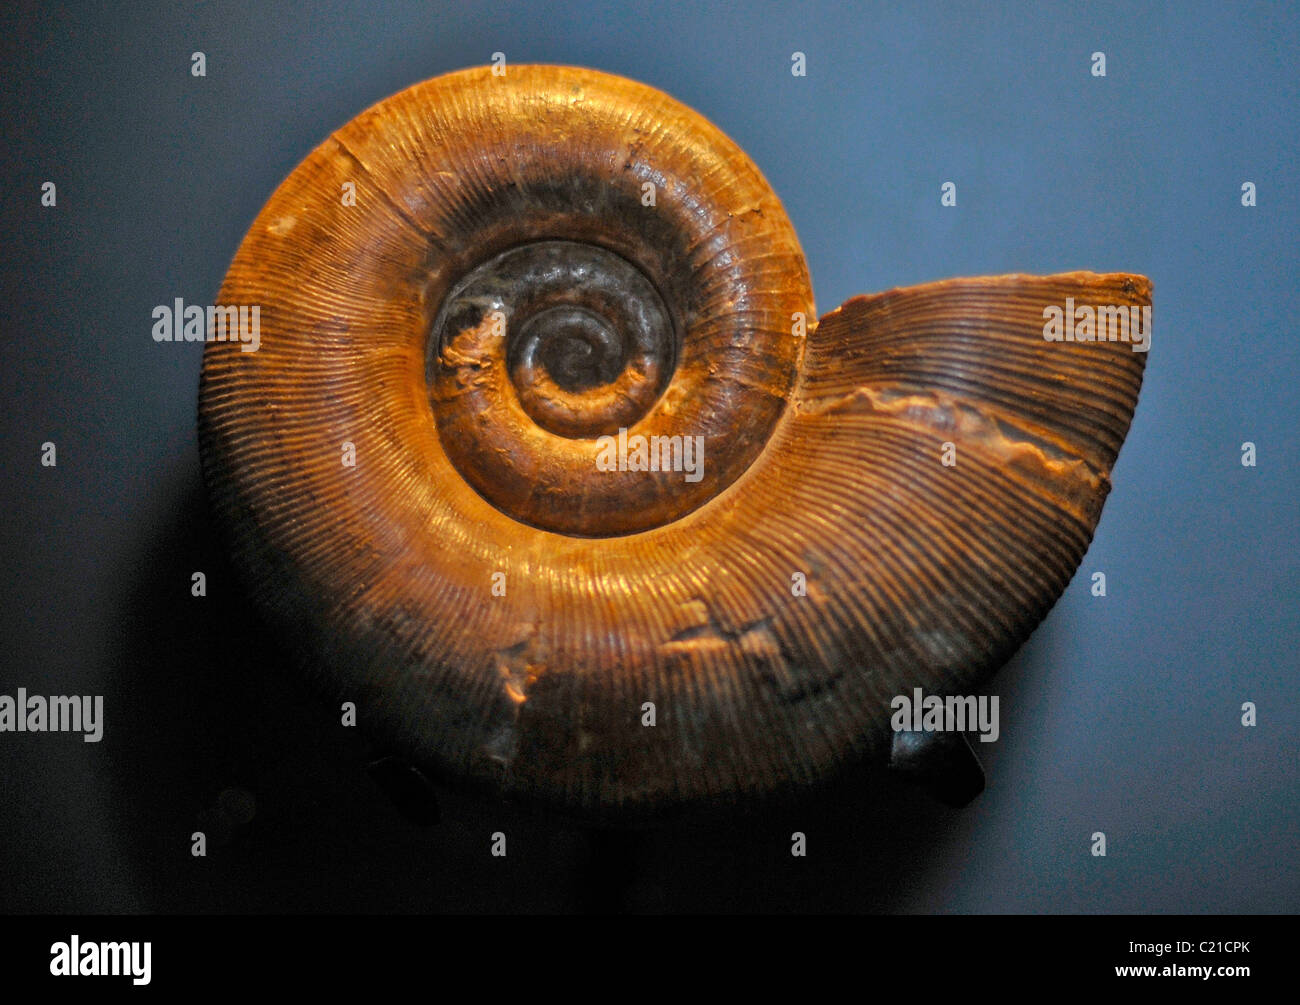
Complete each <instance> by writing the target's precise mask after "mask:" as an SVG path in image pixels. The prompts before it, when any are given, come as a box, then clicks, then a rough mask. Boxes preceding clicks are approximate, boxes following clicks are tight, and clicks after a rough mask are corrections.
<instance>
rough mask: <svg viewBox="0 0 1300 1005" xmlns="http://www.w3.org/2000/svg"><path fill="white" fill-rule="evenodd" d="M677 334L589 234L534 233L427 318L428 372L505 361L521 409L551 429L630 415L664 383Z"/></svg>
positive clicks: (457, 372)
mask: <svg viewBox="0 0 1300 1005" xmlns="http://www.w3.org/2000/svg"><path fill="white" fill-rule="evenodd" d="M677 341H678V334H677V330H676V325H675V324H674V322H673V318H672V316H671V314H670V313H669V311H668V309H667V307H666V306H665V304H664V302H663V299H662V298H661V297H660V296H659V293H658V291H657V290H656V289H655V288H654V285H653V284H652V283H651V282H650V280H649V279H647V278H646V276H645V275H644V274H643V273H642V272H641V271H640V270H639V269H638V268H636V266H634V265H632V264H631V263H630V262H628V261H627V260H626V259H624V258H622V257H620V256H619V255H616V254H614V253H613V252H611V251H607V250H606V249H604V248H600V247H597V246H595V245H591V244H582V243H578V242H575V241H538V242H535V243H532V244H526V245H522V246H520V247H517V248H512V249H511V250H509V251H506V252H505V253H503V254H501V255H498V256H497V257H495V258H493V259H491V260H490V261H488V262H485V263H484V264H482V265H480V266H479V267H478V268H476V269H474V270H473V271H472V272H470V274H469V275H468V276H466V277H465V278H464V279H462V280H461V281H460V282H459V283H458V284H457V285H456V287H455V288H454V289H453V290H452V291H451V293H450V294H449V295H448V297H447V299H446V300H445V301H444V303H443V305H442V308H441V310H440V312H439V316H438V319H437V321H436V322H435V324H434V331H433V340H432V346H433V347H434V348H436V351H437V353H438V358H437V360H436V361H431V363H433V364H436V365H434V366H432V367H431V370H432V372H431V373H430V378H431V382H436V381H438V379H439V372H441V374H442V375H444V376H445V375H448V374H451V375H454V376H456V378H457V379H458V380H461V381H464V380H466V379H467V380H468V381H470V382H474V381H477V380H479V379H480V378H483V377H486V374H487V371H490V370H491V369H492V368H493V366H494V360H501V359H504V361H505V366H506V371H507V372H508V374H509V384H510V388H509V389H506V388H499V387H498V388H494V389H493V393H500V392H502V391H506V390H509V392H510V393H513V395H514V396H515V398H516V399H517V401H518V403H519V406H520V407H521V408H522V409H523V411H524V413H526V414H527V416H528V417H529V418H531V419H532V421H533V422H535V423H536V424H537V425H538V426H540V427H542V428H543V429H545V430H548V431H549V432H551V433H554V434H556V435H558V436H564V437H570V438H589V437H598V436H602V435H606V434H614V433H617V432H618V431H619V429H621V428H626V427H628V426H632V425H634V424H635V423H636V422H637V421H638V420H639V419H640V418H641V417H642V416H643V415H645V413H646V412H647V411H648V410H649V409H650V407H651V406H652V405H653V404H654V402H655V400H656V399H657V398H658V397H659V395H660V394H661V393H662V392H663V389H664V386H665V384H666V383H667V381H668V378H669V376H670V375H671V373H672V371H673V367H674V364H675V361H676V355H677Z"/></svg>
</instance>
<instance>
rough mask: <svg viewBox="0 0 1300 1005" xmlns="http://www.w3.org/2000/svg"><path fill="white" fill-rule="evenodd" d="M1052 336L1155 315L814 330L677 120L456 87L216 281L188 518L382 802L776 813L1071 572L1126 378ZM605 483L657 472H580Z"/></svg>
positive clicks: (908, 318) (306, 167) (882, 316)
mask: <svg viewBox="0 0 1300 1005" xmlns="http://www.w3.org/2000/svg"><path fill="white" fill-rule="evenodd" d="M349 181H351V182H353V183H354V184H355V186H356V192H357V199H356V205H346V204H345V202H344V201H343V200H341V199H340V197H339V193H340V191H341V189H342V186H343V184H344V183H345V182H349ZM647 186H649V188H647ZM647 192H652V193H653V199H652V202H653V204H652V205H650V204H647V198H646V193H647ZM1066 297H1073V298H1074V300H1075V302H1077V303H1079V304H1094V305H1124V306H1128V305H1145V304H1149V303H1150V284H1149V283H1148V282H1147V281H1146V280H1145V279H1143V278H1142V277H1140V276H1129V275H1095V274H1092V273H1084V272H1077V273H1068V274H1064V275H1057V276H1049V277H1033V276H1021V275H1013V276H1003V277H995V278H985V279H955V280H947V281H944V282H938V283H932V284H928V285H924V286H918V287H912V288H910V289H902V290H894V291H891V292H889V293H884V294H880V295H877V296H872V297H858V298H854V299H853V300H850V301H849V302H848V303H846V304H844V305H843V306H842V307H841V308H839V309H838V310H836V311H834V312H832V313H831V314H829V315H827V316H826V317H824V318H822V319H821V321H820V322H813V321H812V319H813V318H815V317H816V315H815V313H814V309H813V301H812V294H811V289H810V283H809V279H808V273H807V268H806V266H805V264H804V260H803V256H802V252H801V250H800V248H799V243H798V240H797V238H796V236H795V233H794V229H793V227H792V226H791V224H790V222H789V220H788V219H787V217H786V215H785V212H784V210H783V208H782V206H781V204H780V202H779V201H778V199H777V197H776V196H775V195H774V194H773V192H772V191H771V189H770V188H769V187H768V186H767V184H766V182H765V181H764V179H763V178H762V176H761V175H760V174H759V172H758V170H757V168H755V167H754V165H753V164H751V163H750V161H749V160H748V158H746V156H745V155H744V154H743V152H742V151H740V150H739V149H738V148H737V147H736V146H735V145H734V144H733V143H732V142H731V141H730V140H728V139H727V138H726V137H725V136H723V135H722V134H721V133H720V132H719V131H718V130H717V129H716V128H715V127H714V126H712V125H711V124H710V123H708V122H707V121H705V120H704V119H703V118H701V117H700V116H699V115H698V114H696V113H694V112H692V111H691V110H689V109H687V108H685V107H683V106H682V105H681V104H679V103H678V102H676V101H674V100H673V99H672V98H670V97H668V96H667V95H665V94H662V93H660V92H658V91H656V90H653V89H652V88H649V87H645V86H643V85H639V84H636V83H633V82H631V81H628V80H624V79H622V78H619V77H614V76H610V75H606V74H602V73H597V72H593V71H589V70H580V69H574V68H567V67H556V66H513V67H511V68H510V69H509V71H508V73H507V74H506V75H505V76H501V77H498V76H494V75H492V74H491V72H490V71H489V70H487V69H478V70H467V71H463V72H459V73H453V74H450V75H447V76H444V77H439V78H436V79H434V80H430V81H427V82H425V83H422V84H419V85H417V86H415V87H412V88H410V89H408V90H406V91H403V92H402V93H400V94H397V95H395V96H393V97H391V98H389V99H388V100H386V101H384V102H381V103H380V104H379V105H377V106H375V107H373V108H371V109H370V110H368V111H367V112H365V113H363V114H362V115H360V116H358V117H357V118H356V119H354V120H353V121H352V122H350V123H348V124H347V125H345V126H344V127H342V128H341V129H340V130H338V131H337V132H336V133H334V134H333V135H332V136H330V137H329V138H328V139H327V140H326V141H325V142H324V143H323V144H322V145H321V146H320V147H318V148H317V149H316V150H315V151H313V152H312V153H311V154H310V156H308V158H307V159H306V160H305V161H304V162H303V163H302V164H301V165H299V167H298V168H297V169H296V170H295V171H294V172H293V173H292V174H291V175H290V176H289V178H288V179H287V180H286V181H285V182H284V183H283V184H282V185H281V186H280V187H279V189H278V190H277V191H276V192H275V194H274V195H273V196H272V197H271V199H270V201H269V202H268V203H267V204H266V206H265V207H264V208H263V210H262V211H261V213H260V214H259V215H258V217H257V219H256V221H255V222H254V224H253V226H252V228H251V229H250V231H249V233H248V235H247V236H246V238H245V239H244V241H243V243H242V245H241V246H240V248H239V251H238V253H237V255H236V257H235V259H234V262H233V263H232V265H231V267H230V270H229V273H228V275H227V277H226V281H225V284H224V286H223V288H222V291H221V302H222V303H223V304H256V305H260V307H261V336H260V342H261V345H260V348H259V350H258V351H257V352H242V351H241V347H240V346H239V345H238V344H236V343H229V342H227V343H222V342H211V343H209V345H208V347H207V351H206V353H205V357H204V366H203V376H202V385H201V394H200V408H199V430H200V445H201V450H202V456H203V463H204V470H205V475H206V478H207V482H208V486H209V491H210V496H211V500H212V505H213V511H214V513H215V515H216V518H217V520H218V523H219V525H220V526H221V528H222V529H223V532H224V533H225V536H226V540H227V542H228V547H229V549H230V551H231V554H232V556H233V559H234V561H235V564H236V567H237V568H238V569H239V570H240V572H241V574H242V575H243V578H244V581H245V582H246V583H247V584H248V588H249V590H250V591H251V593H252V595H253V597H254V599H255V601H256V602H257V603H258V604H259V605H260V606H261V608H262V609H263V610H264V611H265V612H266V614H267V616H268V617H269V618H270V620H271V621H272V622H273V623H274V625H275V626H276V627H278V629H279V630H280V631H281V632H282V633H283V634H284V636H285V637H286V638H287V639H289V640H291V641H292V642H293V643H294V645H295V647H296V648H297V651H298V652H299V653H300V654H301V656H302V658H303V660H304V662H305V664H306V665H307V666H308V667H310V668H311V669H312V670H313V672H315V673H316V674H317V675H318V676H320V677H321V678H322V679H323V680H324V681H326V682H327V683H328V684H329V685H330V686H332V687H333V688H334V689H335V690H336V691H337V692H338V693H340V694H342V695H344V696H346V697H348V698H349V699H351V700H354V701H356V702H357V703H358V710H359V714H360V718H361V720H362V721H363V722H365V723H367V724H368V725H369V726H370V727H371V728H372V729H373V730H374V731H375V733H376V735H378V736H381V737H383V738H384V739H385V740H386V741H387V742H388V743H389V744H391V745H392V746H393V747H394V748H395V749H397V750H399V751H401V752H402V753H403V754H404V755H405V756H407V757H409V758H411V759H412V760H413V761H414V762H415V763H418V764H420V765H422V766H425V767H428V768H432V769H435V770H437V771H438V772H439V773H441V774H444V775H448V776H451V777H454V778H457V779H460V780H463V781H466V782H470V783H478V784H481V785H483V786H487V787H490V788H492V789H495V790H499V791H504V792H506V793H508V794H513V795H520V796H527V797H530V798H532V799H535V800H539V801H542V802H545V803H548V804H551V805H554V806H557V807H560V808H563V809H566V810H569V811H572V812H575V813H580V814H589V815H590V814H597V815H605V816H610V817H619V816H623V815H633V814H637V813H641V812H645V811H649V810H654V809H657V808H661V807H664V806H666V805H669V804H678V803H686V802H696V801H700V800H709V799H733V798H738V797H742V796H745V795H749V794H757V793H762V792H767V791H769V790H772V789H774V788H777V787H782V786H791V785H798V784H800V783H804V782H808V781H812V780H814V779H817V778H820V777H823V776H825V775H826V774H827V773H828V772H830V771H831V770H832V769H833V768H835V767H837V766H839V765H841V764H844V763H846V762H848V761H850V760H851V759H854V758H858V757H865V756H879V755H880V754H881V752H882V751H883V750H884V749H885V748H886V747H887V744H888V739H889V732H890V728H889V717H890V701H891V699H892V698H893V697H894V696H895V695H897V694H900V693H910V692H911V689H912V688H914V687H921V688H923V689H925V690H926V691H927V692H930V693H969V692H971V691H972V690H974V689H976V688H978V687H979V685H980V684H981V683H982V682H983V681H984V680H985V679H986V678H987V676H988V675H989V674H990V673H992V672H993V671H994V670H995V669H996V668H997V667H998V666H999V665H1000V664H1001V663H1002V662H1003V661H1005V659H1006V658H1007V657H1008V656H1009V655H1010V654H1011V653H1012V652H1013V651H1014V650H1015V649H1016V647H1017V646H1018V645H1019V644H1020V643H1021V642H1022V641H1023V640H1024V639H1025V638H1026V636H1027V635H1028V634H1029V632H1030V631H1032V629H1033V628H1034V627H1035V625H1036V624H1037V623H1038V622H1039V620H1040V619H1041V618H1042V617H1043V616H1044V614H1045V613H1046V612H1047V610H1048V609H1049V608H1050V606H1051V605H1052V603H1053V602H1054V601H1055V599H1056V597H1057V596H1058V595H1059V594H1060V592H1061V591H1062V589H1063V588H1064V587H1065V585H1066V583H1067V582H1068V581H1069V579H1070V577H1071V575H1072V574H1073V572H1074V570H1075V569H1076V567H1077V566H1078V563H1079V561H1080V559H1081V557H1082V555H1083V553H1084V550H1085V549H1086V547H1087V545H1088V543H1089V541H1090V539H1091V535H1092V532H1093V529H1094V528H1095V526H1096V524H1097V521H1098V519H1099V517H1100V513H1101V507H1102V503H1103V501H1104V499H1105V496H1106V493H1107V492H1108V490H1109V472H1110V469H1111V466H1112V465H1113V463H1114V461H1115V457H1116V454H1117V452H1118V450H1119V448H1120V445H1121V443H1122V442H1123V439H1124V436H1125V434H1126V432H1127V430H1128V426H1129V422H1130V420H1131V418H1132V414H1133V409H1134V407H1135V404H1136V400H1137V395H1138V390H1139V386H1140V382H1141V374H1142V367H1143V363H1144V361H1145V355H1144V354H1142V353H1135V352H1133V351H1132V350H1131V348H1130V346H1129V345H1126V344H1123V343H1109V342H1095V343H1058V342H1048V341H1046V340H1045V339H1044V337H1043V311H1044V308H1045V307H1046V306H1048V305H1051V304H1061V303H1064V302H1065V298H1066ZM801 318H802V319H807V333H806V336H805V337H800V336H799V323H800V321H799V319H801ZM637 437H641V438H643V440H641V441H638V440H637V439H636V438H637ZM697 438H698V439H697ZM639 442H646V443H651V444H658V445H660V446H661V447H662V448H663V453H662V457H663V458H664V459H665V463H663V464H659V465H657V468H658V469H657V470H622V469H621V467H623V466H626V467H630V468H636V467H638V466H639V465H637V464H635V463H633V464H630V465H620V466H615V467H614V468H613V469H610V466H609V465H608V464H601V463H600V461H601V458H600V452H601V451H602V450H604V451H608V450H610V449H611V447H612V446H613V445H616V444H617V445H618V446H619V447H620V448H621V447H623V446H624V445H626V444H633V443H639ZM945 443H947V444H951V445H952V446H954V447H955V450H956V452H957V456H958V461H957V463H956V464H955V465H951V466H947V465H943V464H941V463H940V454H941V450H942V448H943V445H944V444H945ZM690 444H699V445H700V446H701V452H702V463H701V464H700V465H698V470H696V471H695V472H694V473H693V474H692V473H691V472H690V471H687V470H684V469H683V465H682V464H677V463H668V461H669V460H673V461H674V462H675V461H680V460H682V451H683V450H684V449H688V448H689V445H690ZM349 445H350V447H351V448H352V450H353V452H354V455H355V466H349V465H348V464H346V463H344V462H343V461H341V457H344V456H346V452H347V449H348V446H349ZM688 475H689V476H690V477H688ZM696 476H698V477H696ZM795 583H804V584H806V589H802V590H801V589H796V588H792V584H795ZM646 703H653V706H654V713H655V714H654V725H653V726H650V725H645V724H644V723H645V721H646V718H645V715H644V710H645V708H646Z"/></svg>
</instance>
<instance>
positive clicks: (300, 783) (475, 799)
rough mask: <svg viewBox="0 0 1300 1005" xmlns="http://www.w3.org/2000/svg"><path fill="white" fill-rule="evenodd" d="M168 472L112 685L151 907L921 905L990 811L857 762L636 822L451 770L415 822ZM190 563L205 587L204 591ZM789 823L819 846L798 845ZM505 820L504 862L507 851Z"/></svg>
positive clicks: (188, 481) (134, 859) (134, 578)
mask: <svg viewBox="0 0 1300 1005" xmlns="http://www.w3.org/2000/svg"><path fill="white" fill-rule="evenodd" d="M159 484H160V489H159V492H160V496H159V499H158V500H157V505H156V506H154V507H153V511H154V512H157V513H160V514H163V515H164V518H163V519H162V520H161V521H160V522H158V523H157V524H155V525H154V526H152V527H151V528H150V529H149V532H148V534H147V535H145V537H144V539H143V540H142V541H141V542H140V546H139V552H138V553H139V556H140V560H139V562H138V563H137V564H136V566H135V568H134V569H133V570H132V573H131V575H130V577H129V580H128V582H127V583H126V584H125V589H123V590H122V591H121V593H120V594H119V596H120V598H121V603H122V605H123V609H122V612H121V620H120V624H122V625H123V626H124V627H123V638H122V640H121V645H120V646H119V648H118V649H117V650H116V652H115V653H114V654H113V660H114V663H115V664H116V665H114V666H113V667H112V668H111V669H112V673H111V680H110V683H109V685H108V688H107V693H106V696H105V701H106V704H107V705H108V707H109V708H112V709H113V710H114V711H115V715H114V718H115V720H116V722H115V732H116V733H117V735H118V736H120V737H127V738H129V740H126V741H119V742H118V743H114V744H110V745H109V754H110V766H111V772H110V773H111V784H112V786H113V789H114V792H113V796H114V798H113V805H114V806H115V807H116V818H115V820H114V821H112V824H113V826H114V827H115V829H116V831H117V837H118V840H119V841H120V843H121V845H122V847H123V848H125V849H126V855H127V857H128V862H127V863H126V864H127V866H128V867H129V869H130V871H131V874H132V877H133V882H134V885H135V887H136V892H137V896H138V897H139V898H140V900H141V901H142V902H143V903H144V904H146V905H148V907H149V909H151V910H154V911H159V912H197V913H207V912H244V913H256V912H262V911H288V912H335V911H337V912H380V913H390V912H443V911H451V912H494V913H499V912H515V911H519V912H547V911H578V910H597V911H646V912H677V911H705V912H714V911H716V912H729V911H737V912H745V911H750V912H763V911H876V912H889V911H898V910H906V909H909V908H908V905H909V903H910V900H909V896H908V893H909V890H910V888H911V887H912V885H913V884H914V883H916V882H918V881H920V880H921V879H923V878H924V877H925V876H926V874H927V872H928V870H929V869H930V868H931V867H932V866H933V865H934V859H935V855H934V846H935V844H936V841H937V839H938V838H939V837H941V836H942V835H943V834H944V832H945V831H946V830H948V829H950V828H952V827H953V826H954V825H955V824H956V822H957V820H958V818H959V816H960V814H962V813H973V812H976V809H975V807H977V806H978V805H979V804H978V801H977V802H976V804H975V805H974V806H973V807H970V808H967V809H966V810H964V811H961V810H952V809H949V808H947V807H945V806H942V805H939V804H938V803H936V802H934V801H933V800H931V799H930V798H929V797H928V796H926V795H925V794H924V793H923V792H921V791H919V790H916V789H913V788H912V787H910V786H908V785H906V784H904V783H903V782H901V781H899V780H898V779H896V778H893V777H890V776H889V775H888V773H887V772H886V771H884V770H883V769H877V768H872V767H867V766H861V765H859V766H854V767H851V768H848V769H846V770H844V771H843V772H841V773H840V774H839V775H838V776H836V777H835V778H833V779H832V780H830V781H828V782H826V783H824V784H823V785H821V786H819V787H817V788H816V789H815V790H810V791H807V792H802V793H798V794H796V795H792V796H787V797H783V798H777V799H773V800H770V801H767V802H764V803H762V804H760V805H756V806H745V807H742V808H736V807H728V808H725V809H721V810H718V811H713V812H711V811H696V812H692V813H689V814H679V815H675V816H673V817H671V818H669V819H667V820H664V821H662V822H659V823H656V824H653V825H650V826H641V827H637V828H635V829H620V828H596V827H588V826H584V825H581V824H579V823H575V822H573V821H570V820H567V819H562V818H556V817H554V816H551V815H548V814H545V813H542V812H538V811H534V810H531V809H529V808H528V807H523V806H517V805H512V804H508V803H504V802H501V801H500V800H496V799H492V798H491V797H484V796H481V795H474V794H467V793H464V792H460V791H457V790H456V789H455V788H452V787H450V786H448V785H446V784H443V783H441V782H436V783H431V785H432V791H434V792H436V802H437V807H438V816H439V818H440V819H439V822H437V823H433V824H428V823H425V824H421V823H418V822H416V819H417V818H418V814H419V813H420V812H421V807H420V806H419V805H417V806H416V807H415V809H414V812H412V811H411V810H410V808H409V807H408V810H407V812H406V813H403V812H402V810H401V809H400V808H399V806H398V805H397V804H396V803H395V801H394V800H393V799H390V798H389V796H388V795H386V794H385V791H384V790H383V789H382V788H381V787H380V785H379V784H377V782H376V780H375V778H374V777H373V776H372V774H371V773H368V772H367V768H366V766H367V765H368V764H370V763H372V762H374V761H375V760H376V758H378V757H380V756H382V755H383V754H385V753H386V751H384V750H381V749H379V748H376V747H374V746H372V745H371V744H370V742H369V741H368V740H367V739H366V738H365V737H364V735H363V734H362V732H361V731H360V730H359V729H352V728H346V727H344V726H343V725H342V724H341V721H340V719H341V713H340V711H339V709H338V706H337V703H334V702H332V701H331V700H328V699H327V698H325V697H324V696H322V695H321V694H319V693H317V692H316V691H314V690H312V689H311V688H309V687H308V686H306V685H305V684H304V683H303V682H302V681H301V680H300V678H299V676H298V675H297V674H296V673H295V672H293V670H292V667H291V664H290V660H289V658H288V657H287V655H286V654H285V653H284V652H283V651H282V650H281V648H280V646H279V644H278V643H277V641H276V639H275V638H273V637H272V636H271V635H270V633H269V632H268V631H267V630H266V629H265V628H264V627H263V626H262V625H261V623H260V621H259V619H258V616H257V614H256V612H255V611H254V610H253V609H252V607H251V606H250V605H249V603H248V602H247V601H246V600H245V599H244V598H243V596H242V594H241V591H240V589H239V586H238V583H237V582H236V581H235V580H234V577H233V573H232V571H231V569H230V568H229V566H228V565H227V563H226V561H225V559H224V557H223V555H222V552H221V548H220V545H219V543H218V541H217V540H216V538H215V535H214V534H213V532H212V530H211V525H210V520H209V516H208V512H207V504H206V500H205V494H204V491H203V486H202V480H201V477H200V474H199V471H198V465H197V461H196V462H195V463H194V464H193V465H192V467H189V468H187V469H186V470H185V471H183V472H178V473H176V475H175V476H174V477H173V478H172V479H170V480H164V481H162V482H160V483H159ZM195 571H203V572H205V574H206V577H207V595H206V596H205V597H194V596H192V595H191V586H190V584H191V576H192V575H193V573H194V572H195ZM1018 669H1020V668H1018V667H1017V670H1018ZM999 682H1000V683H1005V681H1003V680H1000V681H999ZM981 753H983V751H981ZM989 784H990V786H993V785H996V784H997V779H996V775H995V774H993V775H991V776H990V780H989ZM415 795H416V797H417V802H418V795H419V793H418V792H417V793H416V794H415ZM426 808H427V807H426ZM195 831H203V832H204V834H205V835H206V837H207V843H208V847H207V855H206V856H205V857H202V858H197V857H194V856H193V855H192V854H191V835H192V834H193V833H194V832H195ZM795 831H801V832H803V833H804V834H805V835H807V846H808V853H807V856H806V857H803V858H797V857H794V856H792V855H791V835H792V833H793V832H795ZM496 832H501V833H503V834H505V835H506V842H507V845H506V847H507V854H506V856H505V857H504V858H497V857H493V856H492V854H491V845H492V835H493V834H494V833H496Z"/></svg>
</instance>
